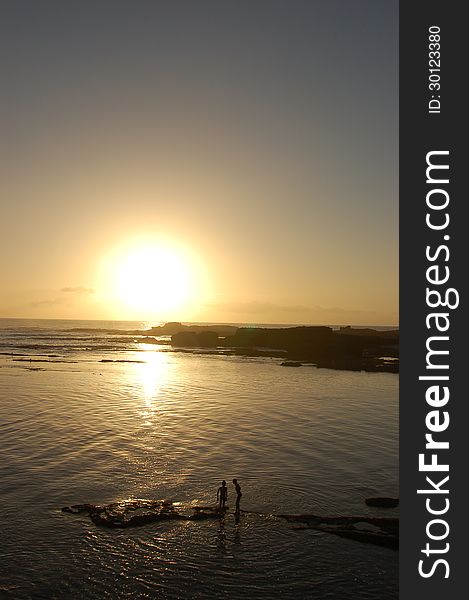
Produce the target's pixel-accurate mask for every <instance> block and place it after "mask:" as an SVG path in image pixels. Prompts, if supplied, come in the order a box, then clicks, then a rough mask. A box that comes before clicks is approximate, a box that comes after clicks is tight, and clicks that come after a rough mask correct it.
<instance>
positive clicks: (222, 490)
mask: <svg viewBox="0 0 469 600" xmlns="http://www.w3.org/2000/svg"><path fill="white" fill-rule="evenodd" d="M227 499H228V488H227V487H226V481H225V480H223V481H222V482H221V486H220V487H219V488H218V491H217V502H220V505H219V509H220V512H222V511H223V510H225V502H226V500H227Z"/></svg>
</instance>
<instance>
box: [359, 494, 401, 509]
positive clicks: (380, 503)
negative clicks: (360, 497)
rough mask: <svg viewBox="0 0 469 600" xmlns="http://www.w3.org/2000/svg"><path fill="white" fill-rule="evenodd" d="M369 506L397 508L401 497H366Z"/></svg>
mask: <svg viewBox="0 0 469 600" xmlns="http://www.w3.org/2000/svg"><path fill="white" fill-rule="evenodd" d="M365 503H366V504H367V506H377V507H378V508H396V506H398V505H399V498H387V497H378V498H366V500H365Z"/></svg>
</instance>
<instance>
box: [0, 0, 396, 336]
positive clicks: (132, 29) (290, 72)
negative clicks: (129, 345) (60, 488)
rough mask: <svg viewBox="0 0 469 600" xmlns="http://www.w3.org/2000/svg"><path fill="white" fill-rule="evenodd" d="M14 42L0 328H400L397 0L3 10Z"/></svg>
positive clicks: (2, 109)
mask: <svg viewBox="0 0 469 600" xmlns="http://www.w3.org/2000/svg"><path fill="white" fill-rule="evenodd" d="M0 50H1V59H0V62H1V81H2V93H1V100H0V102H1V106H0V121H1V131H0V139H1V141H0V151H1V161H0V179H1V181H0V189H1V202H2V208H1V230H0V235H1V242H0V244H1V252H2V261H1V267H0V268H1V279H0V281H1V292H0V316H3V317H13V316H16V317H37V318H39V317H48V318H49V317H52V318H53V317H58V318H67V317H68V318H122V319H126V318H136V319H139V318H142V319H146V318H154V319H156V320H158V319H163V320H164V319H168V318H178V319H179V320H197V321H214V320H215V321H225V322H258V323H274V322H277V323H341V324H347V323H355V324H377V325H379V324H396V323H397V322H398V314H397V299H398V288H397V285H398V281H397V277H398V270H397V269H398V265H397V259H398V229H397V217H398V72H397V67H398V3H397V0H396V1H395V2H394V1H390V0H369V1H368V0H357V1H355V2H350V1H349V0H341V1H338V0H321V1H319V0H317V1H316V0H304V1H302V0H288V1H287V0H283V1H277V0H237V1H234V0H230V1H228V0H210V1H209V0H184V1H182V0H179V1H177V0H176V1H175V0H165V1H163V0H160V1H159V0H153V1H150V0H132V1H131V0H126V1H118V0H96V1H92V0H76V1H74V0H67V1H64V0H56V1H52V0H40V1H37V0H5V1H4V2H2V18H1V23H0ZM153 240H156V241H155V243H157V244H158V245H159V246H161V245H162V247H163V248H166V249H169V251H170V252H173V251H176V252H177V253H179V256H184V257H185V258H184V259H183V262H184V261H185V262H184V265H185V268H186V269H188V270H189V271H190V276H191V279H192V282H191V284H190V286H191V290H192V291H191V293H190V294H189V302H187V303H186V304H185V305H184V307H183V308H181V307H175V308H174V310H171V307H165V308H164V310H163V309H161V307H160V308H155V310H153V312H152V311H151V310H150V308H149V307H148V306H146V307H145V310H143V309H142V311H141V314H140V313H139V312H138V310H137V308H136V306H135V305H133V306H132V305H131V304H126V303H125V301H124V300H122V298H121V297H118V296H117V292H116V289H117V288H116V284H115V281H114V282H113V277H114V278H115V277H117V275H116V273H118V272H119V261H120V262H122V261H125V257H126V253H127V254H128V253H132V251H134V250H138V248H139V247H140V246H141V244H143V243H144V244H147V245H148V243H153ZM113 261H114V262H113ZM144 266H145V269H144V270H143V273H139V274H138V276H139V277H144V278H145V279H146V278H148V280H157V281H158V285H160V286H161V294H162V295H164V294H166V293H167V291H168V290H170V288H171V286H172V285H174V281H171V277H170V278H169V280H166V275H165V274H164V272H163V274H162V271H161V270H160V271H158V272H157V273H155V272H153V271H152V268H151V266H150V267H149V266H148V265H144ZM121 283H122V282H121ZM124 283H125V282H124ZM136 285H137V288H138V284H136ZM142 289H144V287H143V288H142ZM165 290H166V291H165Z"/></svg>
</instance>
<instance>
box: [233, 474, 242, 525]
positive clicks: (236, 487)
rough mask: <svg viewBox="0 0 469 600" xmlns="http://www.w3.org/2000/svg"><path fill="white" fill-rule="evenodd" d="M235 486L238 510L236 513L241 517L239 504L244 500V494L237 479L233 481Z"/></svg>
mask: <svg viewBox="0 0 469 600" xmlns="http://www.w3.org/2000/svg"><path fill="white" fill-rule="evenodd" d="M233 485H234V486H235V490H236V509H235V513H236V514H237V515H238V516H239V503H240V501H241V498H242V495H243V494H242V493H241V486H240V485H239V483H238V480H237V479H233Z"/></svg>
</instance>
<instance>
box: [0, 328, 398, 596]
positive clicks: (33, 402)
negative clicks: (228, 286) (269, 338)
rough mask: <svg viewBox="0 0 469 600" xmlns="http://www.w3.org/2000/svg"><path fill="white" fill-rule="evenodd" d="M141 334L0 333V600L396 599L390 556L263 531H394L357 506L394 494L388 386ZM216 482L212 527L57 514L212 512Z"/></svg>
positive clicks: (394, 437)
mask: <svg viewBox="0 0 469 600" xmlns="http://www.w3.org/2000/svg"><path fill="white" fill-rule="evenodd" d="M148 326H149V324H148V323H141V322H138V323H137V322H111V321H110V322H106V321H94V322H90V321H59V320H50V321H49V320H38V321H31V320H19V319H11V320H8V319H0V419H1V430H0V451H1V456H2V460H1V461H0V481H1V484H0V486H1V487H0V495H1V506H2V513H3V518H2V534H1V537H2V541H1V550H0V552H1V557H2V560H1V564H2V567H1V573H0V597H1V598H11V599H23V598H25V599H26V598H48V599H49V598H57V599H67V598H70V599H81V598H83V599H101V598H104V599H106V598H109V599H111V598H112V599H119V598H156V599H158V600H159V599H161V600H173V599H174V600H178V599H182V598H184V599H190V598H195V599H199V598H200V599H208V600H210V599H212V598H213V599H218V598H220V599H223V598H230V599H232V600H233V599H234V600H236V599H238V598H239V599H241V598H243V600H244V599H249V600H257V599H259V600H260V599H272V598H274V597H279V598H282V599H287V600H288V599H297V598H300V599H302V598H312V599H317V600H322V599H324V600H325V599H334V600H348V599H350V600H351V599H354V600H356V599H357V598H360V599H363V600H366V599H370V600H372V599H373V600H374V599H376V600H378V599H379V600H387V599H394V598H397V597H398V553H397V552H396V551H394V550H392V549H389V548H385V547H380V546H375V545H371V544H366V543H362V542H358V541H355V540H349V539H344V538H341V537H338V536H335V535H331V534H330V533H324V532H319V531H316V530H312V529H299V528H297V527H294V526H292V524H291V523H289V522H287V521H285V520H283V519H280V518H279V517H278V516H277V515H279V514H282V513H290V514H302V513H314V514H320V515H364V516H397V515H398V512H397V511H396V509H378V508H370V507H368V506H366V504H365V502H364V499H365V498H366V497H369V496H398V494H399V489H398V376H397V375H395V374H390V373H365V372H348V371H335V370H329V369H317V368H315V367H313V366H303V367H301V368H297V369H289V368H282V367H281V366H280V362H281V359H277V358H248V357H236V356H218V355H203V354H197V353H180V352H173V351H171V347H170V346H169V345H168V344H167V343H165V341H166V340H165V339H161V340H154V342H155V343H152V344H148V343H145V339H144V338H143V337H141V336H140V335H139V334H138V333H135V331H138V330H140V329H144V328H146V327H148ZM129 330H132V331H134V333H133V334H127V333H126V331H129ZM158 341H160V342H161V343H158ZM103 361H104V362H103ZM233 477H237V478H238V480H239V482H240V484H241V486H242V491H243V497H242V500H241V508H242V509H243V510H244V511H246V512H243V513H241V518H240V522H239V524H236V522H235V519H234V515H233V514H232V512H231V510H232V508H233V506H234V488H233V485H232V484H231V480H232V478H233ZM222 479H226V480H227V482H228V505H229V507H230V509H229V510H228V512H227V515H226V517H225V519H223V520H221V521H220V520H218V519H215V520H204V521H173V522H157V523H152V524H147V525H144V526H141V527H133V528H128V529H107V528H103V527H99V526H96V525H95V524H94V523H92V522H91V520H90V519H89V518H88V517H87V516H86V515H84V514H80V515H70V514H66V513H63V512H62V511H61V508H62V507H63V506H68V505H72V504H77V503H97V504H104V503H110V502H114V501H120V500H124V499H130V498H151V499H169V500H172V501H174V502H182V503H186V504H189V505H191V504H194V505H196V504H199V505H203V504H215V501H216V492H217V488H218V487H219V485H220V481H221V480H222Z"/></svg>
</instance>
